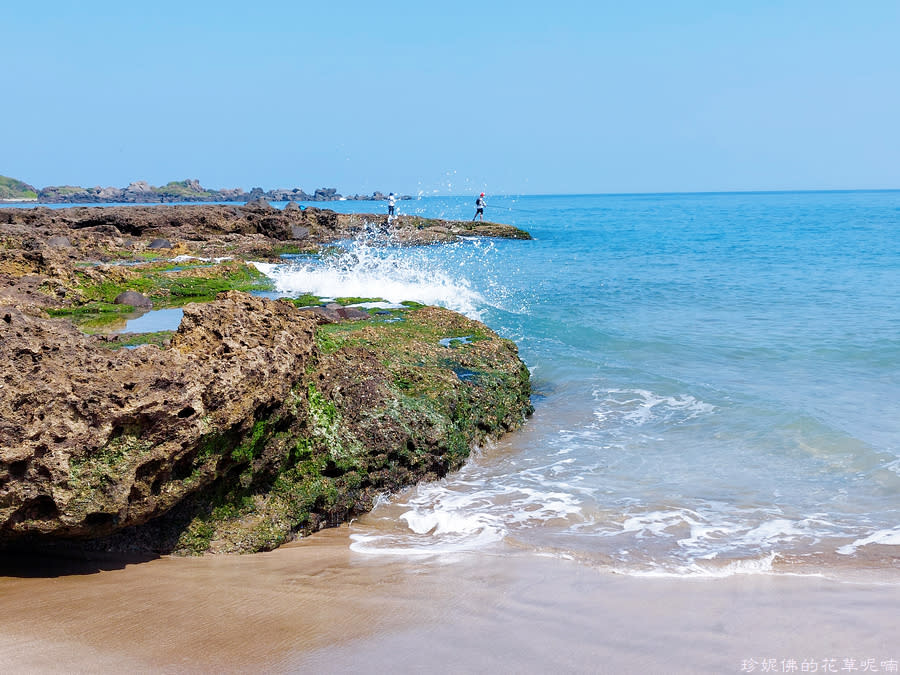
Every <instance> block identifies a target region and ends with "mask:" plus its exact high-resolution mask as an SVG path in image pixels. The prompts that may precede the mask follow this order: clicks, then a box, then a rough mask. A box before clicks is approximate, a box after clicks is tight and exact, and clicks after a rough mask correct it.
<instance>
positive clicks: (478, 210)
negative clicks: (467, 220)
mask: <svg viewBox="0 0 900 675" xmlns="http://www.w3.org/2000/svg"><path fill="white" fill-rule="evenodd" d="M485 206H486V204H485V202H484V193H483V192H482V193H481V194H480V195H479V196H478V199H476V200H475V215H474V216H472V222H473V223H474V222H475V219H476V218H481V220H482V221H483V220H484V207H485Z"/></svg>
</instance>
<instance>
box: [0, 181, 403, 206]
mask: <svg viewBox="0 0 900 675" xmlns="http://www.w3.org/2000/svg"><path fill="white" fill-rule="evenodd" d="M257 199H265V200H267V201H270V202H334V201H343V200H356V201H381V200H384V199H387V196H386V195H385V194H383V193H382V192H380V191H375V192H373V193H372V194H371V195H359V194H356V195H349V196H344V195H342V194H340V193H339V192H338V191H337V190H336V189H335V188H318V189H317V190H315V191H314V192H313V193H312V194H308V193H306V192H304V191H303V190H302V189H300V188H290V189H285V188H277V189H274V190H268V191H266V190H263V189H262V188H261V187H255V188H252V189H251V190H250V192H245V191H244V189H243V188H234V189H224V190H210V189H207V188H204V187H203V186H202V185H200V181H198V180H196V179H193V178H189V179H186V180H181V181H171V182H169V183H166V184H165V185H162V186H154V185H150V184H149V183H148V182H146V181H143V180H139V181H134V182H133V183H129V184H128V186H127V187H124V188H116V187H100V186H99V185H98V186H96V187H89V188H85V187H80V186H77V185H49V186H47V187H44V188H40V189H38V188H35V187H33V186H31V185H28V184H27V183H24V182H22V181H20V180H17V179H15V178H8V177H6V176H0V201H4V202H38V203H40V204H170V203H179V202H249V201H254V200H257ZM399 199H412V197H411V196H409V195H403V196H401V197H399Z"/></svg>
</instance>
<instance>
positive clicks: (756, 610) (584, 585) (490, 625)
mask: <svg viewBox="0 0 900 675" xmlns="http://www.w3.org/2000/svg"><path fill="white" fill-rule="evenodd" d="M348 543H349V541H348V529H347V528H346V527H344V528H340V529H337V530H332V531H328V532H324V533H321V534H320V535H316V536H314V537H310V538H309V539H307V540H306V541H303V542H300V543H298V544H295V545H291V546H288V547H284V548H282V549H280V550H277V551H274V552H272V553H266V554H260V555H253V556H220V557H205V558H195V559H178V558H162V559H159V560H153V561H150V562H145V563H141V564H134V565H124V566H117V565H113V564H110V563H108V562H107V563H102V564H99V565H98V564H96V563H95V564H87V565H83V566H80V567H79V569H77V570H76V571H78V572H80V573H75V574H72V573H68V574H61V572H63V571H67V572H71V571H73V569H72V568H71V567H69V568H66V569H65V570H64V569H62V568H53V567H43V566H42V567H37V568H36V567H35V566H34V565H33V564H29V565H27V566H19V567H18V568H17V569H11V568H10V567H9V565H7V566H6V567H4V568H3V569H2V570H0V572H2V574H3V575H5V576H0V616H2V617H3V618H2V623H0V663H3V664H5V666H4V670H5V671H7V672H9V671H10V670H12V671H15V672H62V671H65V672H113V671H122V670H126V669H127V670H129V671H133V672H150V671H152V672H248V671H252V672H260V671H265V672H357V671H374V672H381V671H387V670H391V671H393V672H415V671H422V670H426V669H427V670H429V671H432V672H547V671H553V672H626V673H629V672H677V673H681V672H684V673H687V672H695V673H696V672H710V673H712V672H719V673H722V672H726V673H727V672H741V669H742V667H743V666H745V665H747V664H746V663H745V660H749V659H754V660H755V661H756V662H762V661H763V660H764V659H775V660H776V663H777V665H778V668H779V669H778V671H777V672H782V671H781V667H782V661H783V660H784V661H785V663H786V664H787V665H788V666H789V663H788V660H789V659H794V660H795V661H796V664H797V666H798V671H797V672H799V667H800V665H801V664H802V661H803V660H804V659H815V660H816V661H818V662H819V663H820V664H821V662H822V661H823V660H824V659H830V658H835V659H838V661H837V662H836V663H838V664H842V663H843V659H845V658H853V659H855V660H856V661H857V663H862V662H864V661H866V660H867V659H874V660H875V663H876V664H877V665H878V667H879V670H881V671H883V670H884V669H883V668H881V663H882V662H883V661H888V660H890V659H893V660H900V626H898V622H897V621H896V617H897V608H898V606H900V585H897V584H896V583H871V582H860V583H847V582H838V581H834V580H827V579H822V578H816V577H794V576H785V575H746V576H735V577H729V578H725V579H658V578H635V577H627V576H621V575H614V574H609V573H608V572H604V571H601V570H597V569H592V568H590V567H586V566H584V565H581V564H579V563H575V562H572V561H568V560H560V559H556V558H544V557H535V556H534V555H532V554H522V553H516V552H513V551H510V552H509V553H508V554H502V555H501V554H484V553H477V554H460V555H458V556H456V557H453V558H443V559H424V560H408V559H407V560H402V559H398V558H392V557H378V556H375V557H372V556H365V555H361V554H356V553H352V552H351V551H349V549H348ZM100 568H102V569H100ZM11 574H15V576H10V575H11ZM48 575H49V576H48ZM820 667H821V665H820ZM757 670H759V666H757ZM820 672H821V671H820Z"/></svg>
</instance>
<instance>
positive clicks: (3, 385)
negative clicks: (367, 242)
mask: <svg viewBox="0 0 900 675" xmlns="http://www.w3.org/2000/svg"><path fill="white" fill-rule="evenodd" d="M291 207H293V208H291ZM360 233H371V234H372V235H373V236H374V237H376V240H377V238H378V237H388V236H390V241H391V242H392V243H402V244H405V245H422V244H433V243H441V242H447V241H453V240H455V239H458V238H460V237H465V236H499V237H508V238H515V239H528V238H530V237H529V236H528V234H527V233H526V232H523V231H521V230H518V229H516V228H512V227H510V226H505V225H500V224H496V223H478V224H474V223H465V222H460V221H440V220H432V219H422V218H416V217H410V216H401V217H399V218H397V219H395V220H394V221H392V222H391V224H390V226H389V231H388V229H387V228H386V226H385V223H384V217H383V216H374V215H369V216H363V215H358V214H357V215H343V214H336V213H334V212H331V211H326V210H321V209H314V208H307V209H301V208H300V207H298V206H297V205H289V206H288V208H286V209H284V210H279V209H275V208H273V207H271V206H269V205H268V204H267V203H265V202H262V201H258V202H254V203H250V204H247V205H245V206H223V205H193V206H153V207H109V208H99V207H91V208H72V209H47V208H41V207H38V208H36V209H27V210H23V209H5V210H4V209H0V353H2V354H0V360H2V362H3V363H4V364H5V365H4V369H3V372H2V373H0V420H2V421H0V549H6V550H16V551H38V552H47V551H49V552H54V553H57V554H61V555H73V554H74V555H82V554H90V555H94V554H97V553H100V552H110V553H130V554H135V555H138V556H150V557H152V556H156V555H160V554H165V553H176V554H201V553H206V552H252V551H262V550H269V549H272V548H275V547H277V546H280V545H281V544H283V543H286V542H288V541H291V540H292V539H294V538H295V537H297V536H302V535H304V534H307V533H310V532H314V531H316V530H318V529H321V528H323V527H326V526H334V525H338V524H340V523H341V522H346V521H347V520H349V519H350V518H351V517H353V516H355V515H357V514H359V513H362V512H365V511H367V510H369V509H371V507H372V505H373V504H374V500H375V499H376V497H377V496H378V495H379V494H383V493H386V492H392V491H395V490H398V489H400V488H402V487H405V486H408V485H412V484H415V483H416V482H418V481H420V480H435V479H437V478H440V477H441V476H443V475H445V474H446V473H447V472H448V471H452V470H454V469H456V468H458V467H459V466H461V464H462V463H463V462H464V461H465V459H466V457H467V456H468V454H469V452H470V450H471V449H472V447H474V446H476V445H479V444H483V443H484V442H486V441H487V440H489V439H492V438H497V437H499V436H500V435H502V434H503V433H506V432H508V431H510V430H513V429H515V428H517V427H519V426H520V425H521V424H522V423H523V422H524V420H525V418H526V417H527V416H528V415H529V414H530V413H531V410H532V408H531V403H530V379H529V373H528V369H527V367H526V366H525V364H524V363H523V362H522V361H521V360H520V359H519V356H518V351H517V349H516V346H515V344H514V343H512V342H510V341H509V340H505V339H503V338H500V337H499V336H498V335H497V334H496V333H494V332H493V331H491V330H490V329H489V328H488V327H487V326H485V325H484V324H482V323H480V322H478V321H474V320H472V319H468V318H466V317H464V316H462V315H460V314H457V313H455V312H451V311H449V310H445V309H442V308H438V307H427V306H422V305H419V304H417V303H404V304H402V305H400V306H394V307H392V308H390V309H384V308H383V307H377V306H376V307H373V308H370V309H363V308H359V307H353V306H349V305H354V304H360V303H361V302H362V301H365V300H370V301H373V300H378V299H377V298H366V299H363V298H338V301H337V302H333V301H329V302H326V301H324V300H323V299H321V298H316V297H313V296H304V297H301V298H297V299H292V300H288V299H279V300H270V299H267V298H264V297H258V296H256V295H252V294H251V292H252V291H262V290H266V289H270V287H271V282H270V281H269V280H268V279H267V278H266V277H264V276H263V275H262V274H261V273H259V272H258V271H257V270H256V268H255V267H254V266H252V265H250V264H249V263H248V261H250V260H256V261H259V260H269V261H277V260H280V259H281V258H280V256H281V255H283V254H284V253H308V254H310V255H316V254H326V255H340V253H339V252H333V251H332V250H331V248H330V246H331V245H332V244H333V243H334V242H337V241H340V240H343V239H347V238H350V237H352V236H355V235H358V234H360ZM164 307H182V308H183V315H184V318H183V319H182V321H181V324H180V326H179V327H178V330H177V331H162V332H160V333H155V334H136V335H135V334H131V335H123V334H121V333H115V334H109V332H108V329H109V327H110V326H113V327H118V326H121V324H122V322H123V317H124V316H127V315H129V313H132V312H134V311H135V310H147V309H150V308H164Z"/></svg>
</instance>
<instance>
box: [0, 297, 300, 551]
mask: <svg viewBox="0 0 900 675" xmlns="http://www.w3.org/2000/svg"><path fill="white" fill-rule="evenodd" d="M313 325H314V322H313V321H312V320H311V319H309V318H306V317H304V316H303V315H302V314H301V313H300V312H298V311H297V310H296V309H295V308H294V307H293V306H292V305H290V304H289V303H287V302H281V301H271V300H265V299H260V298H254V297H252V296H249V295H246V294H242V293H236V292H229V293H225V294H223V295H221V296H220V297H219V298H218V299H217V300H216V301H215V302H213V303H209V304H207V305H188V306H186V307H185V309H184V320H183V321H182V324H181V326H180V328H179V330H178V332H177V333H176V334H175V335H174V337H173V338H172V345H171V348H170V349H167V350H160V349H158V348H157V347H155V346H151V345H144V346H141V347H138V348H136V349H133V350H130V349H122V350H118V351H108V350H104V349H102V348H101V347H100V346H98V343H97V342H96V341H94V340H92V339H91V338H90V337H88V336H86V335H83V334H81V333H80V332H79V331H78V330H76V329H75V328H74V327H73V326H72V325H71V324H70V323H69V322H68V321H65V320H47V319H42V318H39V317H36V316H31V315H29V314H27V313H25V312H22V311H20V310H18V309H16V308H14V307H2V308H0V361H2V362H3V363H5V364H7V367H6V368H5V369H4V372H3V379H2V382H0V534H3V533H4V532H5V533H6V534H7V535H10V534H13V533H16V532H20V533H22V532H25V531H30V532H39V533H42V534H57V535H71V536H77V535H85V534H91V535H92V536H94V535H97V534H102V533H103V532H111V531H113V530H115V529H119V528H121V527H125V526H127V525H134V524H139V523H142V522H145V521H146V520H148V519H149V518H152V517H153V516H155V515H158V514H159V513H161V512H164V511H166V510H167V509H169V508H170V507H171V506H172V505H173V504H175V503H176V502H178V501H179V500H180V499H182V498H183V497H184V496H185V495H186V494H188V493H190V492H193V491H196V490H198V489H200V488H202V487H203V486H204V485H206V484H208V483H209V482H211V481H212V480H214V479H215V477H216V476H217V475H218V474H219V473H221V471H222V470H223V469H224V468H227V467H223V466H217V465H216V464H212V465H209V466H201V467H200V469H199V470H198V469H197V461H196V460H197V457H196V453H197V452H198V448H200V447H201V446H202V439H203V438H204V437H206V436H208V435H210V434H212V433H221V432H223V431H229V430H232V431H234V432H237V431H239V430H241V429H243V428H244V427H245V426H246V425H247V424H250V423H252V420H253V419H254V411H256V410H258V409H263V408H266V407H275V406H277V405H280V404H281V403H282V401H283V399H284V398H285V397H286V396H287V393H288V391H289V390H290V388H291V386H292V385H293V383H294V381H295V379H296V377H297V374H299V373H302V372H303V369H304V367H305V364H306V362H307V360H308V359H309V357H310V354H311V352H312V349H313ZM215 459H216V460H217V461H218V460H219V458H215ZM101 464H102V466H100V465H101ZM188 469H190V473H191V475H183V474H184V473H185V472H186V471H187V470H188ZM111 477H114V478H115V480H112V479H111ZM104 482H105V484H104Z"/></svg>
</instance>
